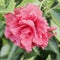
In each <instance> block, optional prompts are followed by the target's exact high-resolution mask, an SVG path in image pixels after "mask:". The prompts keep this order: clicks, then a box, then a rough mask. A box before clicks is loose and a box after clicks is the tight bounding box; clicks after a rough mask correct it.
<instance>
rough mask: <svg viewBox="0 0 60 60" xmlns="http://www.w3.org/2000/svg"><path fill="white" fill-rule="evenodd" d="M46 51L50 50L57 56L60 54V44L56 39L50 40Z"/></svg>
mask: <svg viewBox="0 0 60 60" xmlns="http://www.w3.org/2000/svg"><path fill="white" fill-rule="evenodd" d="M45 50H49V51H52V52H54V53H56V54H59V48H58V44H57V43H56V41H55V39H54V38H53V39H51V40H49V44H48V46H47V47H46V49H45Z"/></svg>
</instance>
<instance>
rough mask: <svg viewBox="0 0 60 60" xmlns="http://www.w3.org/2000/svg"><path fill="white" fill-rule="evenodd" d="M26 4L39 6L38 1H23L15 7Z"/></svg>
mask: <svg viewBox="0 0 60 60" xmlns="http://www.w3.org/2000/svg"><path fill="white" fill-rule="evenodd" d="M28 3H32V4H35V5H40V1H39V0H23V1H22V2H21V3H20V4H19V5H18V6H17V7H19V6H25V5H26V4H28Z"/></svg>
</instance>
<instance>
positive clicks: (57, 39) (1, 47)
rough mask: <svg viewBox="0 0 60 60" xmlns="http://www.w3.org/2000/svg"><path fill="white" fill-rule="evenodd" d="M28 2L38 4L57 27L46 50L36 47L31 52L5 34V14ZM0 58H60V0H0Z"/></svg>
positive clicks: (51, 59)
mask: <svg viewBox="0 0 60 60" xmlns="http://www.w3.org/2000/svg"><path fill="white" fill-rule="evenodd" d="M27 3H32V4H36V5H38V6H39V7H40V8H41V10H42V11H43V16H45V17H46V19H47V21H48V23H49V25H50V26H56V27H57V29H56V30H55V31H54V32H56V33H57V34H56V35H55V36H54V37H52V38H51V39H50V41H49V44H48V46H47V47H46V48H45V49H44V50H42V49H41V48H38V47H34V48H33V51H32V52H30V53H27V52H26V51H25V50H23V49H21V48H19V47H17V46H15V45H13V43H12V42H11V41H10V40H8V39H6V38H5V36H4V29H5V19H4V17H3V16H4V14H6V13H8V12H13V10H14V8H15V7H19V6H24V5H26V4H27ZM0 60H60V0H9V1H8V0H0Z"/></svg>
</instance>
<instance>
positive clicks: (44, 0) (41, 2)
mask: <svg viewBox="0 0 60 60" xmlns="http://www.w3.org/2000/svg"><path fill="white" fill-rule="evenodd" d="M45 1H46V0H43V1H42V2H41V4H40V8H41V7H42V5H43V3H44V2H45Z"/></svg>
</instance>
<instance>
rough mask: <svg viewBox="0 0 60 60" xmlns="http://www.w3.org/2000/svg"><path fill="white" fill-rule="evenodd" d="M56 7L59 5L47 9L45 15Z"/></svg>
mask: <svg viewBox="0 0 60 60" xmlns="http://www.w3.org/2000/svg"><path fill="white" fill-rule="evenodd" d="M58 5H60V4H57V5H56V6H54V7H53V8H51V9H49V10H48V11H47V12H46V14H47V13H49V12H50V11H51V10H53V9H55V8H56V7H57V6H58Z"/></svg>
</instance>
